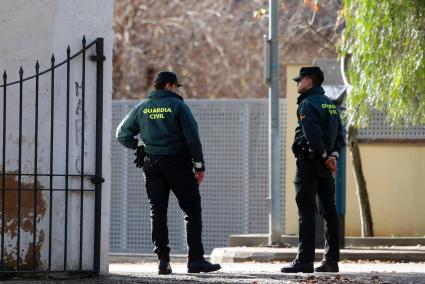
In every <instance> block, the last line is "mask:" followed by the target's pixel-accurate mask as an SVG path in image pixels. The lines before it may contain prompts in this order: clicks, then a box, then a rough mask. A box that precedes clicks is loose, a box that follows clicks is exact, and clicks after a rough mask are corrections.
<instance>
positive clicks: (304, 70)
mask: <svg viewBox="0 0 425 284" xmlns="http://www.w3.org/2000/svg"><path fill="white" fill-rule="evenodd" d="M307 75H319V76H321V77H322V81H323V78H324V77H323V72H322V70H321V69H320V68H319V67H317V66H309V67H301V69H300V74H299V75H298V76H297V77H295V78H293V80H294V81H295V82H299V81H300V80H301V79H302V78H303V77H305V76H307Z"/></svg>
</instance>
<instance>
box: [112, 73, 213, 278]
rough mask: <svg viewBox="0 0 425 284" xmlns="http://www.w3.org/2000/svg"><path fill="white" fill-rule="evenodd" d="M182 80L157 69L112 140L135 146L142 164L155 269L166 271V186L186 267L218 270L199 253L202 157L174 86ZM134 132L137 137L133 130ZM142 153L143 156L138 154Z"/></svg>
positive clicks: (193, 126)
mask: <svg viewBox="0 0 425 284" xmlns="http://www.w3.org/2000/svg"><path fill="white" fill-rule="evenodd" d="M180 86H182V85H181V84H180V83H179V82H178V80H177V76H176V74H174V73H173V72H166V71H164V72H160V73H158V74H157V75H156V78H155V80H154V87H155V91H152V92H150V93H149V95H148V96H147V97H146V98H145V99H144V100H143V101H141V102H140V103H139V104H137V105H136V106H135V107H134V108H133V109H132V110H131V111H130V113H129V114H128V115H127V116H126V117H125V118H124V119H123V120H122V121H121V123H120V124H119V126H118V128H117V132H116V138H117V140H118V141H119V142H120V143H121V144H122V145H124V146H125V147H127V148H130V149H136V155H137V158H136V160H135V163H136V166H139V167H140V166H142V165H143V171H144V176H145V182H146V191H147V195H148V199H149V204H150V208H151V221H152V241H153V243H154V245H155V249H154V252H155V253H156V254H157V255H158V260H159V265H158V271H159V273H160V274H170V273H171V272H172V271H171V267H170V264H169V262H170V248H169V247H168V242H169V241H168V228H167V208H168V197H169V194H170V190H171V191H172V192H173V193H174V194H175V196H176V198H177V200H178V203H179V206H180V208H181V209H182V210H183V212H184V215H185V221H186V234H187V244H188V247H189V251H188V272H189V273H199V272H211V271H216V270H219V269H220V268H221V267H220V265H218V264H211V263H209V262H208V261H206V260H205V259H204V257H203V255H204V248H203V244H202V239H201V234H202V219H201V196H200V194H199V185H200V184H201V182H202V180H203V179H204V172H205V166H204V158H203V153H202V146H201V141H200V139H199V133H198V126H197V123H196V121H195V119H194V117H193V115H192V113H191V111H190V109H189V107H188V106H187V105H186V104H185V102H184V101H183V98H182V97H181V96H179V95H178V94H177V93H176V91H177V87H180ZM138 134H139V135H140V139H137V138H135V136H137V135H138ZM144 156H145V157H144Z"/></svg>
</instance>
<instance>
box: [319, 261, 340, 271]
mask: <svg viewBox="0 0 425 284" xmlns="http://www.w3.org/2000/svg"><path fill="white" fill-rule="evenodd" d="M314 271H315V272H339V267H338V262H337V261H328V260H324V261H322V263H321V264H320V265H319V266H318V267H316V268H315V269H314Z"/></svg>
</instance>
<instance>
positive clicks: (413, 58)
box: [341, 0, 425, 126]
mask: <svg viewBox="0 0 425 284" xmlns="http://www.w3.org/2000/svg"><path fill="white" fill-rule="evenodd" d="M343 12H344V17H345V21H346V30H345V32H344V34H343V37H342V43H341V54H342V55H344V56H345V55H349V56H351V59H350V65H349V70H348V78H349V81H350V84H351V85H352V89H351V91H350V95H349V96H348V98H347V115H348V119H349V122H350V123H351V124H354V125H356V126H364V125H366V124H367V122H368V119H369V117H370V114H371V110H372V109H378V110H383V111H386V113H387V117H388V121H389V122H390V123H391V124H393V125H401V124H424V123H425V55H424V53H425V0H381V1H379V0H345V1H344V10H343Z"/></svg>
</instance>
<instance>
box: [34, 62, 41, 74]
mask: <svg viewBox="0 0 425 284" xmlns="http://www.w3.org/2000/svg"><path fill="white" fill-rule="evenodd" d="M39 69H40V63H38V60H37V61H36V62H35V71H37V72H38V70H39Z"/></svg>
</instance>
